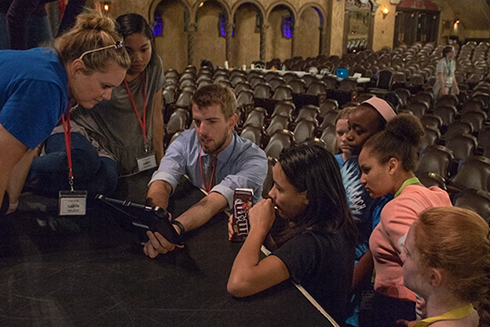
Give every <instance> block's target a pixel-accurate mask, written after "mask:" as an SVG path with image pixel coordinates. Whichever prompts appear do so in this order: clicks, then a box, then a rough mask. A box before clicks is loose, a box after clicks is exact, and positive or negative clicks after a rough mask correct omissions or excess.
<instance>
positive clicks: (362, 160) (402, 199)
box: [359, 114, 451, 327]
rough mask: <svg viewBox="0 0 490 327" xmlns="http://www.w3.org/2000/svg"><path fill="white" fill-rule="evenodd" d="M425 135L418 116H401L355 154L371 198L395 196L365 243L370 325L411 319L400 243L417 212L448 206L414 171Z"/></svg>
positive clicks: (411, 299) (441, 194)
mask: <svg viewBox="0 0 490 327" xmlns="http://www.w3.org/2000/svg"><path fill="white" fill-rule="evenodd" d="M423 135H424V129H423V127H422V125H421V123H420V121H419V120H418V118H417V117H415V116H413V115H408V114H400V115H399V116H397V117H395V118H393V120H391V121H390V122H389V123H388V124H387V125H386V128H385V130H384V131H382V132H380V133H378V134H376V135H374V136H372V137H371V138H370V139H369V140H368V141H367V142H366V143H365V144H364V146H363V148H362V151H361V153H360V155H359V165H360V167H361V171H362V176H361V183H362V184H363V185H364V187H365V188H366V190H367V192H368V193H369V195H370V196H371V197H373V198H378V197H381V196H383V195H385V194H387V193H389V194H392V195H394V199H393V200H391V201H390V202H388V203H387V204H386V205H385V206H384V208H383V210H382V211H381V219H380V222H379V224H378V225H377V226H376V228H375V229H374V230H373V232H372V234H371V237H370V239H369V249H370V251H371V252H372V254H373V258H374V266H375V271H376V278H375V283H374V290H375V295H374V299H373V307H374V309H375V312H376V314H375V315H374V316H375V317H374V319H375V322H374V326H383V327H389V326H396V320H397V319H399V318H407V319H409V320H414V319H415V301H416V298H415V293H413V292H412V291H410V290H408V289H407V288H406V287H405V286H404V285H403V275H402V261H401V259H400V254H401V252H402V243H403V242H404V241H405V238H406V235H407V232H408V230H409V228H410V226H411V225H412V223H413V222H414V221H415V220H416V219H417V217H418V215H419V213H420V212H421V211H423V210H425V209H427V208H430V207H439V206H451V201H450V199H449V196H448V194H447V192H446V191H444V190H441V189H440V188H438V187H430V188H426V187H425V186H424V185H422V184H421V183H420V181H419V180H418V179H417V178H416V177H415V174H414V173H413V171H414V170H415V168H416V166H417V154H418V153H419V145H420V141H421V138H422V136H423Z"/></svg>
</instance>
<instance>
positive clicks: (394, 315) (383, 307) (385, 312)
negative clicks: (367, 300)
mask: <svg viewBox="0 0 490 327" xmlns="http://www.w3.org/2000/svg"><path fill="white" fill-rule="evenodd" d="M370 307H371V308H370V310H369V314H368V316H369V317H366V315H365V314H366V313H367V312H363V311H362V309H361V317H360V324H359V326H360V327H400V325H397V324H396V321H397V320H398V319H406V320H408V321H412V320H415V319H416V315H415V302H412V301H406V300H401V299H397V298H393V297H389V296H385V295H382V294H380V293H378V292H374V294H373V297H372V302H371V305H370Z"/></svg>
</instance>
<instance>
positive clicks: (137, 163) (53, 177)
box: [29, 14, 164, 201]
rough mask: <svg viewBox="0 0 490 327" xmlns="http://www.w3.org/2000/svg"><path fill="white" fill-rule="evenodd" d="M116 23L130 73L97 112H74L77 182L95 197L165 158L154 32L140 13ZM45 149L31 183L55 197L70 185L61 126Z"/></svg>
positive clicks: (34, 167)
mask: <svg viewBox="0 0 490 327" xmlns="http://www.w3.org/2000/svg"><path fill="white" fill-rule="evenodd" d="M116 21H117V23H118V32H119V33H120V34H121V36H122V37H123V38H124V41H123V43H124V47H125V49H126V50H127V52H128V54H129V56H130V58H131V66H130V68H129V69H128V71H127V72H126V77H125V79H124V81H123V83H122V84H121V85H120V86H118V87H116V88H115V89H114V90H113V92H112V96H111V99H110V100H108V101H102V102H100V103H98V104H97V105H96V106H95V107H94V108H93V109H92V110H87V109H86V108H85V107H82V106H77V107H75V108H73V109H72V111H71V120H72V126H71V129H72V132H73V133H72V157H73V175H74V186H75V189H82V190H87V191H88V193H89V196H91V197H92V196H93V195H95V194H97V193H104V194H106V195H109V194H111V193H113V192H114V190H115V189H116V185H117V183H118V177H119V176H129V175H135V174H137V173H139V172H142V171H144V170H146V169H151V168H154V167H156V165H157V164H158V162H160V160H161V158H162V157H163V117H162V111H161V108H162V87H163V84H164V77H163V68H162V61H161V59H160V57H159V56H158V55H157V54H156V51H155V42H154V38H153V33H152V30H151V28H150V26H149V25H148V23H147V22H146V20H145V19H144V18H143V17H142V16H140V15H138V14H125V15H122V16H119V17H118V18H117V19H116ZM45 152H46V155H43V156H40V157H38V158H36V159H35V160H34V162H33V164H32V166H31V171H30V175H29V181H31V182H32V181H36V182H37V183H36V188H35V190H36V191H38V192H41V193H44V194H48V195H56V194H57V193H58V191H59V190H64V189H69V185H68V182H67V179H66V178H64V176H65V174H64V173H62V172H63V171H66V170H67V169H68V168H67V164H66V149H65V142H64V134H63V130H62V129H61V127H57V128H56V129H55V130H54V131H53V135H51V136H50V138H49V139H48V140H47V142H46V144H45ZM145 177H146V176H145ZM150 177H151V176H150V175H148V176H147V178H146V182H148V181H149V178H150ZM141 196H144V194H142V195H141ZM139 200H140V201H143V200H144V199H143V198H141V199H139Z"/></svg>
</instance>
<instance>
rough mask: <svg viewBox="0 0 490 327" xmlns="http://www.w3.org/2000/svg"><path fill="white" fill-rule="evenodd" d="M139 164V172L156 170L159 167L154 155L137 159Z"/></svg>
mask: <svg viewBox="0 0 490 327" xmlns="http://www.w3.org/2000/svg"><path fill="white" fill-rule="evenodd" d="M136 161H137V162H138V170H139V171H145V170H148V169H151V168H155V167H156V166H157V159H156V158H155V155H154V154H153V153H151V154H148V155H146V156H143V157H139V158H136Z"/></svg>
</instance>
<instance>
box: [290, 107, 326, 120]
mask: <svg viewBox="0 0 490 327" xmlns="http://www.w3.org/2000/svg"><path fill="white" fill-rule="evenodd" d="M319 113H320V108H318V107H317V106H315V105H305V106H303V107H302V108H301V109H300V110H299V112H298V116H297V117H296V119H295V120H294V122H295V123H298V122H299V121H300V120H302V119H304V118H307V119H309V118H311V119H317V117H318V114H319Z"/></svg>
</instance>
